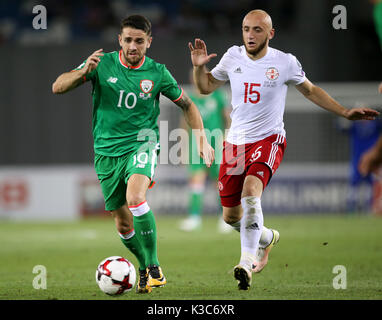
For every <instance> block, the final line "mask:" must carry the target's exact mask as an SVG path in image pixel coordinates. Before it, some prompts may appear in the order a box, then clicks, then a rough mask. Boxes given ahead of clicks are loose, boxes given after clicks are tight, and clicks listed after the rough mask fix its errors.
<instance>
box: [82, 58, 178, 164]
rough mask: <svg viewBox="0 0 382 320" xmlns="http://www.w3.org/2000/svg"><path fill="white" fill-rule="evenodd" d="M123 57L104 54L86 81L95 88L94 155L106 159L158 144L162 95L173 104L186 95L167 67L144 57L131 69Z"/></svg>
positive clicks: (93, 92) (93, 93)
mask: <svg viewBox="0 0 382 320" xmlns="http://www.w3.org/2000/svg"><path fill="white" fill-rule="evenodd" d="M121 54H122V52H121V51H119V52H118V51H114V52H110V53H105V54H104V56H103V57H101V61H100V62H99V63H98V66H97V68H96V69H94V70H93V71H92V72H91V73H89V74H87V75H86V78H85V79H84V80H85V81H87V80H90V81H91V82H92V84H93V90H92V96H93V138H94V152H95V153H96V154H100V155H104V156H113V157H117V156H121V155H124V154H126V153H128V152H130V151H132V150H134V149H136V148H137V145H138V146H139V145H140V144H142V143H143V142H147V141H152V142H153V143H159V128H158V124H157V120H158V116H159V97H160V94H163V95H164V96H166V97H167V98H169V99H170V100H173V101H177V100H178V99H180V98H181V96H182V95H183V89H182V88H181V87H180V86H179V85H178V84H177V82H176V81H175V79H174V78H173V77H172V75H171V73H170V72H169V71H168V70H167V68H166V67H165V65H163V64H160V63H157V62H155V61H154V60H153V59H151V58H149V57H146V56H144V57H143V59H142V61H141V63H140V64H139V65H138V66H136V67H129V66H127V65H126V64H124V63H123V61H122V58H121ZM84 65H85V62H84V63H83V64H81V65H80V66H79V67H78V68H76V69H75V70H78V69H81V68H83V67H84Z"/></svg>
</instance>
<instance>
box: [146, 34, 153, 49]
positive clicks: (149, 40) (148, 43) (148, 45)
mask: <svg viewBox="0 0 382 320" xmlns="http://www.w3.org/2000/svg"><path fill="white" fill-rule="evenodd" d="M152 41H153V37H149V39H148V41H147V48H150V46H151V42H152Z"/></svg>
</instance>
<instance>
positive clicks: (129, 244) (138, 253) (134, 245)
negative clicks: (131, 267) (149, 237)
mask: <svg viewBox="0 0 382 320" xmlns="http://www.w3.org/2000/svg"><path fill="white" fill-rule="evenodd" d="M120 238H121V241H122V243H123V244H124V245H125V247H126V248H127V249H129V250H130V252H131V253H132V254H133V255H134V256H135V257H136V258H137V260H138V263H139V269H140V270H145V269H146V254H145V251H144V249H143V247H142V245H141V244H140V242H139V238H138V237H137V235H136V234H135V235H134V236H132V237H131V238H129V239H125V238H123V236H122V235H121V236H120Z"/></svg>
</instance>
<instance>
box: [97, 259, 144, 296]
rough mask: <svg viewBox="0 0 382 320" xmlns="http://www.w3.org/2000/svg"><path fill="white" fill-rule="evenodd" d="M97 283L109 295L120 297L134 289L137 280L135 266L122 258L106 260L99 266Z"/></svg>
mask: <svg viewBox="0 0 382 320" xmlns="http://www.w3.org/2000/svg"><path fill="white" fill-rule="evenodd" d="M95 278H96V282H97V284H98V286H99V288H100V289H101V290H102V291H103V292H104V293H106V294H108V295H112V296H114V295H120V294H123V293H125V292H127V291H130V290H131V289H133V287H134V285H135V280H136V272H135V268H134V265H133V264H132V263H131V262H130V261H129V260H127V259H125V258H123V257H120V256H112V257H109V258H106V259H104V260H102V261H101V262H100V264H99V265H98V268H97V271H96V274H95Z"/></svg>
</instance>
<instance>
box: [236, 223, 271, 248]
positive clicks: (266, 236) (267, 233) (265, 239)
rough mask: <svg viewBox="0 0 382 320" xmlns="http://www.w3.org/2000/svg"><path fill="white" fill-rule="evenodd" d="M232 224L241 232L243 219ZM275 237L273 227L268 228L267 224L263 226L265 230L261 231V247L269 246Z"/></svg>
mask: <svg viewBox="0 0 382 320" xmlns="http://www.w3.org/2000/svg"><path fill="white" fill-rule="evenodd" d="M230 226H231V227H232V228H233V229H235V230H236V231H237V232H240V226H241V219H240V220H239V221H236V222H234V223H231V224H230ZM272 239H273V232H272V230H271V229H268V228H267V227H266V226H263V231H262V232H261V237H260V241H259V246H260V247H263V248H265V247H267V246H268V245H269V244H270V243H271V242H272Z"/></svg>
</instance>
